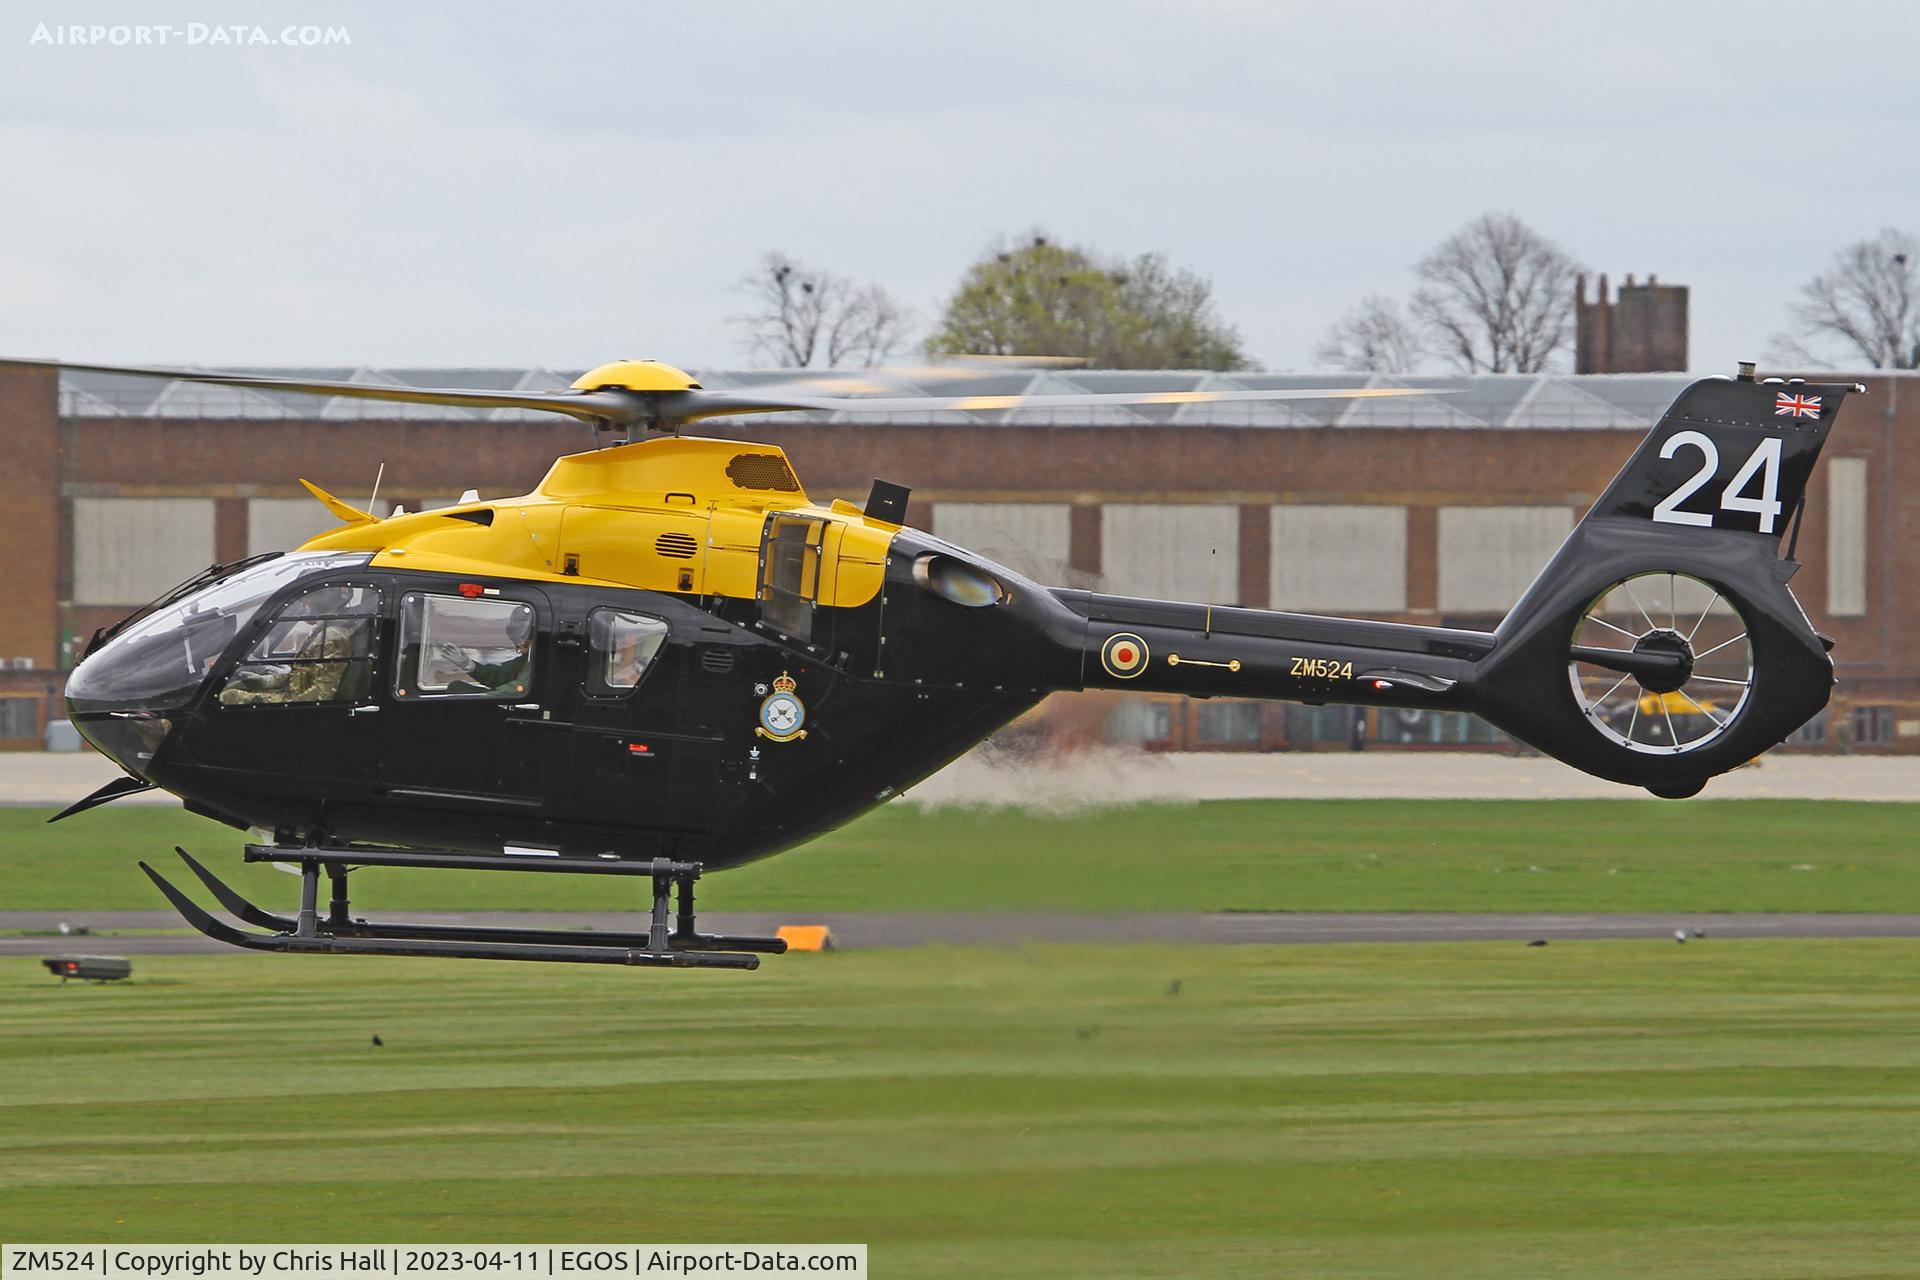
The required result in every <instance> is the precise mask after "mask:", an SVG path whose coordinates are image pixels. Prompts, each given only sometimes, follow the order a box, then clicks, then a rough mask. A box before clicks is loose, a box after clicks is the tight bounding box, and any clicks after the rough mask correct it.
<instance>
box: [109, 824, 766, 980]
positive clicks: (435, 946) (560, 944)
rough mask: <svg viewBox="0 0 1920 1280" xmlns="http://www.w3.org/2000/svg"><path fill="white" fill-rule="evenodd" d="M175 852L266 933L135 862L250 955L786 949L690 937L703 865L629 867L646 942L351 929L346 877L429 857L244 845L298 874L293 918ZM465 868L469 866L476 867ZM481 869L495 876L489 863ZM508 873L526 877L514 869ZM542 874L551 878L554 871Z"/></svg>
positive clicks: (756, 961) (651, 963) (728, 960)
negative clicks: (643, 905) (643, 907)
mask: <svg viewBox="0 0 1920 1280" xmlns="http://www.w3.org/2000/svg"><path fill="white" fill-rule="evenodd" d="M174 852H175V853H177V854H179V855H180V858H181V860H182V861H184V862H185V863H186V864H187V869H188V870H190V871H192V872H193V874H194V875H196V876H198V877H199V878H200V882H201V883H202V884H203V885H205V886H206V887H207V890H208V892H210V893H211V894H213V896H214V898H215V899H216V900H217V901H218V902H219V903H220V905H221V906H222V907H223V908H225V909H226V910H227V912H228V913H229V914H231V915H233V916H234V917H235V918H236V919H238V920H240V921H242V922H244V923H246V924H250V925H253V926H255V927H256V928H258V929H264V930H267V932H265V933H255V932H252V931H250V930H246V929H236V928H234V927H233V926H232V925H230V924H227V923H226V922H225V921H223V920H220V919H217V918H216V917H214V916H213V915H212V914H210V913H209V912H207V911H206V910H205V909H203V908H202V907H201V906H200V904H199V903H197V902H195V901H194V900H193V899H192V898H189V897H188V896H187V895H186V894H184V893H182V892H181V891H180V890H179V889H178V888H176V887H174V885H173V884H172V883H170V882H169V881H168V880H167V879H166V878H165V877H164V876H162V875H161V874H160V873H159V872H157V871H155V870H154V869H153V868H152V867H150V866H148V865H147V864H146V863H144V862H142V863H141V864H140V869H141V870H142V871H144V872H146V873H147V878H148V879H150V880H152V881H153V883H154V885H155V886H156V887H158V888H159V890H160V892H161V893H163V894H165V895H166V898H167V901H168V902H171V903H172V904H173V907H174V910H176V911H178V912H179V913H180V915H181V916H182V917H183V918H184V919H185V920H186V922H187V923H188V924H190V925H192V926H193V927H194V928H195V929H198V930H199V931H200V932H201V933H204V934H205V935H207V937H209V938H212V939H214V940H216V941H218V942H225V943H228V944H230V945H232V946H236V947H246V948H248V949H249V950H253V951H286V952H301V953H313V954H326V955H358V956H439V957H442V958H448V959H462V960H547V961H558V962H562V963H572V964H624V965H639V966H645V967H664V968H706V969H757V968H759V967H760V956H759V955H756V954H753V953H755V952H759V953H764V954H767V955H779V954H781V953H782V952H784V951H785V950H786V949H787V944H786V942H785V940H783V939H780V938H755V937H738V936H733V935H728V934H714V933H700V932H699V931H698V930H696V929H695V927H694V916H693V882H694V881H695V880H697V879H699V878H700V864H699V863H696V862H670V861H668V860H667V859H665V858H656V859H654V860H653V861H652V862H650V863H638V864H634V863H628V864H624V865H623V866H622V867H621V868H620V873H622V874H629V875H636V874H637V875H647V876H651V877H652V879H653V914H652V920H651V926H650V928H649V929H648V931H647V932H646V933H589V932H575V931H572V930H565V929H498V928H483V927H480V926H468V925H432V924H403V923H392V924H382V923H374V922H371V921H367V920H358V919H354V918H353V917H352V916H351V915H349V914H348V901H347V876H348V874H349V873H350V872H351V871H352V870H353V869H354V868H355V867H360V866H369V865H379V866H430V865H447V864H446V863H445V862H444V861H441V860H439V859H437V858H436V857H435V856H433V855H431V854H422V853H417V852H412V851H406V850H377V851H376V850H365V849H310V848H282V847H279V846H276V845H248V846H247V860H248V861H250V862H258V861H267V860H272V861H276V862H292V863H295V864H297V865H298V866H299V868H300V914H299V915H297V916H283V915H277V914H275V913H274V912H271V911H267V910H265V909H263V908H261V907H259V906H256V905H255V904H254V903H252V902H250V901H248V900H247V899H246V898H244V897H242V896H241V895H240V894H239V893H238V892H237V891H236V890H235V889H234V888H233V887H232V886H231V885H229V884H227V883H226V882H225V881H224V880H222V879H220V877H218V876H216V875H214V874H213V872H211V871H209V870H207V868H206V867H204V866H202V865H201V864H200V862H199V861H198V860H197V859H196V858H194V857H193V855H192V854H190V853H188V852H187V851H186V850H185V849H182V848H179V847H178V846H176V847H175V848H174ZM479 860H480V859H479V857H476V858H473V859H469V860H467V865H472V864H473V863H474V862H475V861H479ZM484 865H487V866H499V865H501V864H500V863H498V862H494V861H492V860H487V861H486V862H485V863H484ZM512 865H513V869H515V870H521V869H524V867H525V864H524V863H518V862H516V863H514V864H512ZM588 868H591V869H592V870H595V871H599V872H603V873H604V872H607V871H610V870H611V867H610V864H608V863H605V862H600V863H588V864H583V865H582V866H581V867H580V868H578V869H580V870H586V869H588ZM541 869H542V870H546V869H555V870H561V869H564V870H574V869H575V868H573V867H566V868H556V867H554V866H553V864H552V863H544V864H542V865H541ZM323 870H324V871H325V872H326V874H327V878H328V881H329V883H330V885H331V889H332V893H331V897H330V900H329V902H328V909H327V911H326V913H325V914H324V915H323V914H322V913H321V911H320V909H319V905H320V904H319V899H320V874H321V872H322V871H323ZM676 888H677V889H678V891H679V903H678V909H677V910H672V909H671V908H672V907H673V903H672V901H671V899H672V896H673V893H674V890H675V889H676Z"/></svg>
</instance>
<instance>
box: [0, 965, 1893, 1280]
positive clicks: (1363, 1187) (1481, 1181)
mask: <svg viewBox="0 0 1920 1280" xmlns="http://www.w3.org/2000/svg"><path fill="white" fill-rule="evenodd" d="M4 974H5V976H4V978H0V1023H3V1024H4V1034H0V1080H4V1081H5V1086H6V1087H5V1089H4V1092H3V1093H0V1151H4V1154H5V1159H4V1161H0V1238H11V1239H16V1240H24V1239H37V1240H95V1241H99V1240H106V1241H114V1240H121V1241H134V1240H139V1241H148V1240H175V1241H200V1240H228V1241H232V1240H260V1241H271V1240H279V1241H287V1240H311V1241H331V1240H341V1241H363V1240H399V1241H410V1240H423V1241H432V1240H444V1241H523V1240H535V1241H543V1240H552V1241H570V1240H580V1241H595V1240H695V1241H698V1240H720V1241H728V1240H732V1241H749V1240H822V1241H865V1242H868V1243H870V1244H871V1245H872V1255H871V1256H872V1267H873V1274H874V1275H876V1276H915V1277H938V1276H949V1275H951V1276H996V1277H1056V1276H1103V1277H1127V1276H1210V1277H1211V1276H1221V1277H1226V1276H1231V1277H1261V1278H1263V1280H1264V1278H1266V1277H1274V1276H1289V1277H1291V1276H1341V1277H1379V1276H1396V1277H1398V1276H1456V1275H1458V1276H1472V1277H1476V1278H1477V1280H1478V1278H1486V1277H1528V1278H1531V1277H1538V1276H1548V1275H1551V1276H1563V1277H1586V1276H1592V1277H1609V1278H1611V1277H1618V1276H1622V1275H1630V1274H1632V1275H1647V1276H1660V1277H1669V1276H1684V1277H1694V1278H1707V1277H1729V1278H1733V1277H1737V1278H1738V1280H1760V1278H1765V1277H1786V1276H1795V1277H1801V1276H1822V1277H1840V1276H1870V1275H1871V1276H1895V1275H1902V1276H1905V1275H1920V1198H1916V1195H1915V1188H1916V1186H1920V1032H1917V1031H1916V1027H1917V1026H1920V988H1917V985H1916V978H1917V977H1920V943H1915V942H1911V941H1814V942H1746V943H1730V942H1729V943H1721V942H1713V941H1709V942H1707V943H1702V944H1694V945H1689V946H1687V947H1684V948H1682V947H1676V946H1673V945H1671V944H1653V943H1623V942H1611V943H1566V944H1562V943H1556V944H1554V945H1553V946H1552V947H1549V948H1544V949H1529V948H1526V947H1523V946H1519V945H1480V944H1453V945H1446V946H1394V947H1292V948H1257V947H1234V948H1228V947H1216V948H1193V949H1179V948H1133V949H1124V950H1122V949H1104V948H1042V949H1028V950H1018V951H1010V952H1009V951H990V950H985V949H975V950H938V949H930V950H918V951H900V952H865V953H842V954H837V955H826V956H814V957H795V958H790V959H789V960H787V961H783V962H781V963H778V964H775V965H772V966H769V967H768V968H767V969H766V970H763V971H762V972H760V973H758V974H755V975H728V974H692V975H677V974H636V973H627V972H622V971H600V970H595V971H590V972H589V971H582V970H579V969H574V968H570V967H565V966H555V967H552V968H539V967H535V966H512V965H502V964H491V965H490V964H464V965H460V964H442V963H411V964H410V963H407V962H394V961H370V960H322V959H307V960H292V961H269V960H263V959H260V958H257V957H251V956H234V957H183V958H172V959H161V958H152V959H145V960H142V961H141V962H140V967H139V980H138V981H136V982H133V983H127V984H121V985H115V986H106V987H93V986H68V987H64V988H63V987H61V986H59V985H57V984H55V983H52V982H50V981H48V980H46V979H45V977H44V975H39V974H36V973H32V972H30V971H29V968H28V965H27V963H26V962H25V961H21V962H18V963H17V964H10V965H8V966H7V968H6V969H5V971H4ZM1175 979H1178V980H1179V982H1180V986H1179V990H1178V994H1171V993H1170V984H1171V983H1172V982H1173V981H1174V980H1175ZM374 1033H378V1034H380V1035H381V1036H382V1037H383V1038H384V1039H385V1041H386V1045H385V1047H384V1048H374V1047H372V1045H371V1043H370V1037H371V1036H372V1035H373V1034H374Z"/></svg>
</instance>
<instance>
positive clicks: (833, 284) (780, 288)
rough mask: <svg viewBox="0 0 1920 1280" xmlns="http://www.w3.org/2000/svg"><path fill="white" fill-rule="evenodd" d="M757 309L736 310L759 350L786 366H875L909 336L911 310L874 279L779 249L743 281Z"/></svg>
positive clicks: (751, 345)
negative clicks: (820, 267)
mask: <svg viewBox="0 0 1920 1280" xmlns="http://www.w3.org/2000/svg"><path fill="white" fill-rule="evenodd" d="M740 289H741V290H742V291H743V292H744V293H746V294H747V296H748V297H749V298H751V299H752V300H753V306H752V309H751V310H749V311H746V312H743V313H742V314H740V315H736V316H733V317H731V319H732V321H733V323H735V324H736V325H739V326H740V327H741V329H742V330H743V331H744V332H745V335H746V336H745V339H744V345H745V346H746V348H747V349H748V350H749V351H751V352H752V353H753V354H754V355H756V356H758V357H761V358H763V359H765V360H767V361H769V362H770V363H772V364H776V365H779V366H781V367H782V368H788V369H806V368H811V367H813V366H814V365H815V364H821V365H825V366H827V367H830V368H841V367H845V366H847V365H850V364H858V365H862V366H867V367H871V366H873V365H877V364H879V363H880V362H881V361H883V360H885V359H886V358H887V357H889V356H891V355H893V354H894V352H896V351H898V350H900V349H901V348H902V347H904V346H905V345H906V344H907V334H908V331H909V330H910V329H911V327H912V324H913V314H912V312H911V311H909V310H908V309H907V308H906V307H905V306H903V305H902V304H901V303H900V301H899V300H898V299H897V298H895V297H894V296H893V295H892V294H890V293H888V292H887V291H886V290H885V289H883V288H881V287H880V286H879V285H877V284H869V285H860V286H856V285H854V284H853V283H852V282H851V281H849V280H847V279H845V278H843V277H841V276H836V275H833V274H832V273H831V272H827V271H816V270H813V269H811V268H808V267H806V266H803V265H802V264H800V263H798V262H795V261H794V260H793V259H792V258H789V257H788V256H787V255H786V254H784V253H781V252H779V251H778V250H774V251H772V252H769V253H768V254H767V255H766V256H765V257H763V258H761V260H760V265H759V266H758V267H756V268H755V269H754V270H753V271H752V272H750V273H748V274H747V275H746V276H745V277H744V278H743V279H742V280H741V281H740Z"/></svg>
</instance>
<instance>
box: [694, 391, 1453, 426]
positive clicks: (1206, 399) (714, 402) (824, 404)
mask: <svg viewBox="0 0 1920 1280" xmlns="http://www.w3.org/2000/svg"><path fill="white" fill-rule="evenodd" d="M1447 394H1449V393H1448V392H1446V391H1444V390H1432V389H1428V388H1425V387H1351V388H1324V387H1301V388H1290V389H1287V390H1283V391H1097V392H1080V393H1071V394H1061V395H1051V394H1048V395H1033V396H1027V395H982V396H809V395H797V396H781V397H779V398H777V399H775V398H764V399H763V398H762V397H759V396H756V395H753V394H752V393H750V392H735V391H678V392H673V393H671V395H670V396H668V397H667V404H666V405H665V406H663V407H665V408H666V409H667V412H668V413H669V415H670V416H672V417H674V418H677V419H680V420H681V421H687V422H691V421H693V420H695V419H698V418H711V417H715V416H717V415H720V414H729V413H781V412H800V411H812V412H816V413H913V412H920V413H930V412H951V411H958V412H962V413H970V412H981V411H990V410H999V411H1005V412H1014V413H1017V412H1023V411H1025V410H1029V409H1087V408H1104V407H1122V406H1126V405H1157V404H1230V403H1241V402H1250V401H1265V400H1371V399H1383V398H1388V397H1394V396H1436V395H1447ZM681 397H685V399H684V400H683V399H681Z"/></svg>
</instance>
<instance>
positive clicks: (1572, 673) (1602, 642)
mask: <svg viewBox="0 0 1920 1280" xmlns="http://www.w3.org/2000/svg"><path fill="white" fill-rule="evenodd" d="M1748 630H1749V628H1748V624H1747V621H1746V619H1745V618H1743V617H1742V616H1741V614H1740V611H1739V610H1738V609H1737V608H1736V607H1735V606H1734V604H1733V602H1732V601H1731V600H1729V599H1728V598H1727V597H1726V596H1725V594H1723V593H1722V592H1721V591H1720V590H1719V589H1718V588H1716V587H1714V586H1712V585H1711V584H1709V583H1706V582H1703V581H1701V580H1700V579H1699V578H1695V577H1692V576H1691V575H1689V574H1685V573H1679V572H1654V573H1640V574H1635V575H1633V576H1631V577H1628V578H1624V579H1622V580H1621V581H1619V582H1617V583H1615V584H1614V585H1613V586H1611V587H1609V588H1607V590H1605V591H1604V592H1602V593H1601V594H1600V595H1599V597H1598V598H1596V599H1595V600H1594V602H1593V603H1592V604H1590V605H1589V606H1587V609H1586V611H1585V612H1584V613H1583V614H1582V615H1581V618H1580V621H1579V623H1578V624H1577V625H1576V626H1575V627H1574V634H1573V648H1572V651H1571V653H1570V655H1569V661H1568V663H1567V675H1568V678H1569V679H1570V680H1571V681H1572V684H1573V694H1574V698H1575V699H1576V700H1577V702H1578V703H1579V706H1580V710H1581V712H1582V713H1583V714H1584V715H1585V716H1586V718H1587V721H1588V723H1589V724H1591V725H1592V726H1593V727H1594V728H1595V729H1596V730H1598V731H1599V732H1600V733H1601V734H1602V735H1603V736H1604V737H1606V738H1608V739H1610V740H1611V741H1613V742H1615V743H1618V744H1619V745H1621V746H1624V747H1626V748H1628V749H1630V750H1633V751H1638V752H1643V753H1647V754H1650V755H1675V756H1677V755H1684V754H1687V753H1689V752H1693V751H1698V750H1700V749H1702V748H1704V747H1707V746H1709V745H1711V744H1712V743H1713V742H1715V741H1717V740H1718V739H1719V738H1720V737H1721V736H1722V735H1723V734H1725V733H1726V732H1727V731H1728V730H1729V729H1730V728H1731V726H1732V724H1733V722H1734V720H1735V719H1736V718H1737V717H1738V716H1739V715H1740V712H1741V709H1742V708H1743V707H1744V706H1745V705H1746V702H1747V698H1748V697H1749V695H1751V693H1752V692H1753V678H1754V656H1753V646H1752V644H1751V642H1750V641H1749V639H1748Z"/></svg>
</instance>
